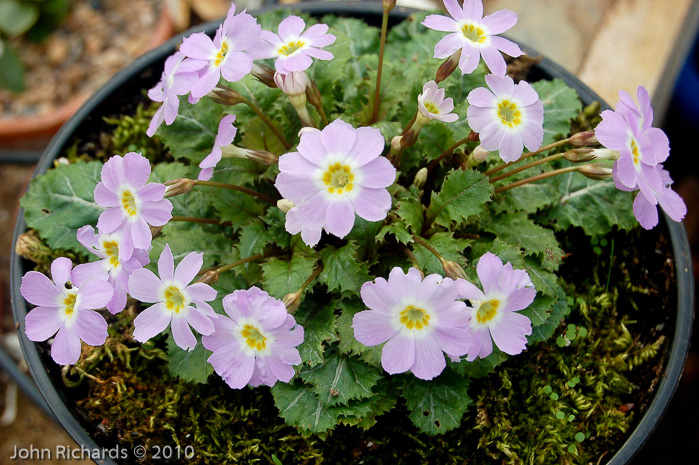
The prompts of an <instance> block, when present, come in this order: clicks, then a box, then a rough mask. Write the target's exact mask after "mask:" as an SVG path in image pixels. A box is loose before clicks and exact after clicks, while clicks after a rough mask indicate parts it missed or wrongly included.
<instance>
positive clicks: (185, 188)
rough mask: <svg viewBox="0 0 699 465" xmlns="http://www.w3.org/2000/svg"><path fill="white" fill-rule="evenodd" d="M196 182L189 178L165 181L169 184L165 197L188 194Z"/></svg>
mask: <svg viewBox="0 0 699 465" xmlns="http://www.w3.org/2000/svg"><path fill="white" fill-rule="evenodd" d="M196 183H197V182H196V181H195V180H194V179H188V178H179V179H173V180H172V181H168V182H166V183H165V185H166V186H167V189H166V190H165V198H168V197H174V196H176V195H180V194H186V193H187V192H189V191H191V190H192V189H193V188H194V186H195V185H196Z"/></svg>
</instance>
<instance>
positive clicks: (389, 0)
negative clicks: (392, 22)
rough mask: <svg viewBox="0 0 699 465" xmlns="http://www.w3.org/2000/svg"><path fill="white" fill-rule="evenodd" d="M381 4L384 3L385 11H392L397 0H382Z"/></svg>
mask: <svg viewBox="0 0 699 465" xmlns="http://www.w3.org/2000/svg"><path fill="white" fill-rule="evenodd" d="M381 4H382V5H383V11H384V12H386V13H390V12H391V10H393V9H394V8H395V7H396V0H381Z"/></svg>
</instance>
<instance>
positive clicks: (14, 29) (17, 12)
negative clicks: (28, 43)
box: [0, 0, 39, 37]
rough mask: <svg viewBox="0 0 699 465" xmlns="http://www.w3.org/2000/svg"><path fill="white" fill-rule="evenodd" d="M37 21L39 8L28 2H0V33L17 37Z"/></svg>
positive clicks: (9, 0)
mask: <svg viewBox="0 0 699 465" xmlns="http://www.w3.org/2000/svg"><path fill="white" fill-rule="evenodd" d="M38 19H39V7H38V6H37V5H35V4H33V3H30V2H19V1H16V0H3V1H0V32H2V33H4V34H5V35H7V36H8V37H17V36H19V35H21V34H24V33H25V32H27V31H28V30H29V29H30V28H31V27H32V26H33V25H34V23H36V21H37V20H38Z"/></svg>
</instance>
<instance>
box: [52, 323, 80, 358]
mask: <svg viewBox="0 0 699 465" xmlns="http://www.w3.org/2000/svg"><path fill="white" fill-rule="evenodd" d="M51 358H52V359H53V360H54V362H56V363H58V364H59V365H73V364H74V363H75V362H77V361H78V359H79V358H80V338H79V337H78V335H77V334H75V333H74V332H73V331H72V330H70V329H69V328H67V327H65V326H63V327H62V328H61V329H60V330H59V331H58V334H56V337H55V338H54V339H53V344H52V345H51Z"/></svg>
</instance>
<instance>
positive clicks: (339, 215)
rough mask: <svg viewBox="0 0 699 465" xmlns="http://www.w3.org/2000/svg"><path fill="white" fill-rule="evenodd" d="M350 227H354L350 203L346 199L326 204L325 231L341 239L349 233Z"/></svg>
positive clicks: (352, 210)
mask: <svg viewBox="0 0 699 465" xmlns="http://www.w3.org/2000/svg"><path fill="white" fill-rule="evenodd" d="M352 226H354V209H353V208H352V202H350V200H349V199H347V198H341V199H338V200H333V201H331V202H328V209H327V212H326V220H325V230H326V231H327V232H329V233H330V234H333V235H335V236H337V237H339V238H340V239H342V238H343V237H345V236H346V235H347V234H349V233H350V231H351V230H352Z"/></svg>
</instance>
